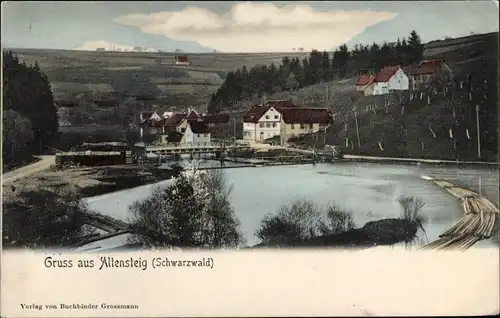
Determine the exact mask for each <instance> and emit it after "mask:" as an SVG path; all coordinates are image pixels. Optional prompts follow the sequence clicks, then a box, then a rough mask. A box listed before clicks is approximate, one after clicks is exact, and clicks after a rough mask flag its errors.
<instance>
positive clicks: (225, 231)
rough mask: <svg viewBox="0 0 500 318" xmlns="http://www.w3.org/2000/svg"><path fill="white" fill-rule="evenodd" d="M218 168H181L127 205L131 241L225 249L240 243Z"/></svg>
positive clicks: (162, 245)
mask: <svg viewBox="0 0 500 318" xmlns="http://www.w3.org/2000/svg"><path fill="white" fill-rule="evenodd" d="M230 193H231V187H228V186H227V184H226V181H225V179H224V176H223V175H222V172H221V171H220V170H211V171H208V172H205V171H196V170H195V169H192V170H188V171H183V172H182V173H179V174H178V176H177V177H176V178H175V179H173V184H172V185H171V186H167V187H157V188H156V189H155V190H154V191H153V193H152V194H151V195H150V196H149V197H148V198H146V199H145V200H143V201H138V202H136V203H134V204H133V205H132V206H130V210H131V212H132V214H133V218H132V219H131V221H130V223H131V225H132V229H133V232H134V234H135V235H134V236H132V238H131V241H132V242H134V243H141V244H143V245H145V246H146V247H181V248H186V247H187V248H227V247H237V246H239V245H240V244H242V243H243V238H242V235H241V233H240V232H239V230H238V227H239V221H238V220H237V219H236V217H235V215H234V211H233V208H232V207H231V204H230V202H229V196H230Z"/></svg>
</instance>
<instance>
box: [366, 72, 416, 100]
mask: <svg viewBox="0 0 500 318" xmlns="http://www.w3.org/2000/svg"><path fill="white" fill-rule="evenodd" d="M409 82H410V80H409V78H408V76H406V74H405V73H404V72H403V70H402V69H401V67H400V66H399V65H397V66H386V67H384V68H383V69H381V70H380V71H379V72H378V73H377V74H375V77H374V78H373V81H372V82H371V83H370V84H369V85H367V86H366V87H365V89H364V94H365V96H369V95H385V94H389V92H390V91H394V90H398V91H404V90H408V89H409Z"/></svg>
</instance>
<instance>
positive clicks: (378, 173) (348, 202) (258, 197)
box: [85, 162, 499, 249]
mask: <svg viewBox="0 0 500 318" xmlns="http://www.w3.org/2000/svg"><path fill="white" fill-rule="evenodd" d="M224 174H225V176H226V178H227V181H229V183H231V184H232V185H233V192H232V195H231V201H232V204H233V207H234V210H235V214H236V216H237V217H238V219H239V220H240V222H241V230H242V232H243V234H244V237H245V239H246V241H247V244H248V245H254V244H257V243H259V241H258V239H257V238H256V237H255V235H254V233H255V230H256V228H257V227H258V225H259V222H260V220H261V219H262V218H263V217H264V216H265V215H266V214H268V213H273V212H275V211H277V210H278V208H279V207H280V205H282V204H284V203H288V202H290V201H291V200H293V199H299V198H302V199H309V200H313V201H314V202H315V203H316V204H317V205H318V206H320V207H325V206H327V205H328V204H329V203H335V204H337V205H340V206H341V207H343V208H345V209H347V210H349V211H352V215H353V217H354V221H355V223H356V225H357V226H363V225H364V224H365V223H366V222H369V221H374V220H379V219H383V218H391V217H399V216H400V214H401V206H400V205H399V203H398V202H397V198H398V196H400V195H404V196H415V197H421V198H422V199H423V200H424V202H425V206H424V207H423V208H422V214H423V215H424V216H425V218H426V223H425V224H424V228H425V230H426V234H427V238H425V236H424V235H421V238H422V239H423V242H424V243H426V242H430V241H433V240H435V239H437V238H438V236H439V234H441V233H442V232H444V231H445V230H446V229H448V228H449V227H450V226H451V225H452V224H453V223H454V222H456V221H457V220H458V219H460V218H461V217H462V215H463V210H462V206H461V203H460V201H459V200H457V199H456V198H454V197H453V196H451V195H450V194H449V193H448V192H446V191H445V190H443V189H442V188H440V187H439V186H437V185H435V184H434V183H432V182H429V181H425V180H423V179H421V178H420V176H422V175H427V176H432V177H437V178H442V179H445V180H447V181H450V182H452V183H454V184H457V185H461V186H464V187H467V188H469V189H471V190H473V191H477V192H480V193H482V195H484V196H486V197H487V198H488V199H490V200H491V201H492V202H493V203H494V204H496V205H497V206H498V204H499V190H498V185H499V177H498V169H497V168H496V167H492V168H478V167H473V168H457V167H451V166H448V167H446V166H445V167H436V166H430V165H398V164H373V163H352V162H351V163H346V162H344V163H333V164H317V165H298V166H297V165H296V166H269V167H259V168H255V167H252V168H233V169H225V170H224ZM169 183H170V181H169V180H167V181H163V182H160V183H159V185H168V184H169ZM157 185H158V184H157ZM154 186H156V185H146V186H141V187H137V188H134V189H129V190H124V191H118V192H114V193H110V194H106V195H102V196H97V197H92V198H89V199H87V200H88V205H89V208H90V209H92V210H94V211H97V212H100V213H103V214H106V215H110V216H112V217H115V218H117V219H120V220H124V221H127V220H128V219H129V217H130V214H129V212H128V206H129V205H131V204H132V203H133V202H135V201H136V200H140V199H143V198H145V197H147V196H148V195H149V194H150V193H151V190H152V189H153V187H154ZM124 238H125V236H120V237H115V238H112V239H109V240H106V241H99V242H95V243H92V244H90V245H89V246H86V247H85V249H86V248H92V249H93V248H99V247H100V248H108V247H112V246H115V245H119V244H120V243H121V242H123V240H124ZM498 244H499V237H498V232H497V233H496V235H495V236H494V237H493V238H492V239H489V240H483V241H480V242H479V243H477V244H476V245H475V246H477V247H480V246H483V247H489V246H497V247H498ZM417 245H418V244H417Z"/></svg>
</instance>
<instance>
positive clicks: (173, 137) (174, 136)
mask: <svg viewBox="0 0 500 318" xmlns="http://www.w3.org/2000/svg"><path fill="white" fill-rule="evenodd" d="M183 136H184V134H183V133H180V132H177V131H173V132H170V133H168V135H167V141H168V142H180V141H181V140H182V137H183Z"/></svg>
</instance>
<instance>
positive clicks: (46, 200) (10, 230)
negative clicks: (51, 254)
mask: <svg viewBox="0 0 500 318" xmlns="http://www.w3.org/2000/svg"><path fill="white" fill-rule="evenodd" d="M3 209H4V214H3V229H2V233H3V234H2V235H3V245H4V247H7V248H55V247H70V246H74V245H75V244H77V243H79V242H82V240H84V239H86V238H88V237H90V236H92V235H93V234H94V233H95V231H94V230H91V229H90V228H89V227H86V226H85V213H88V212H89V211H88V208H87V206H86V204H85V202H84V201H83V200H82V199H81V198H80V196H79V195H78V194H76V193H75V192H71V191H63V190H57V191H53V190H48V189H46V188H37V189H35V190H33V191H29V192H22V193H21V194H20V195H19V196H18V200H15V201H7V202H4V203H3Z"/></svg>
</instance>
